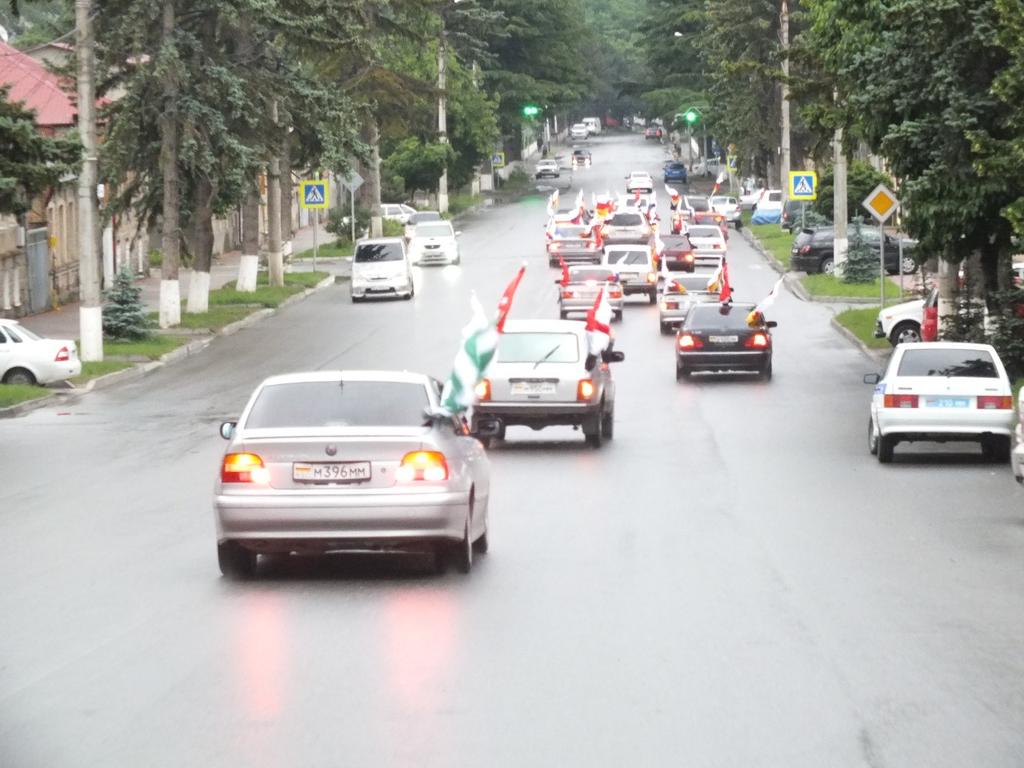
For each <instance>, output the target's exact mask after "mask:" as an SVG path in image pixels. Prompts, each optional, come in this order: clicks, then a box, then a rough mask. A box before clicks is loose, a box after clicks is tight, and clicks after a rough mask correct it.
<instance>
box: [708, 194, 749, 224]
mask: <svg viewBox="0 0 1024 768" xmlns="http://www.w3.org/2000/svg"><path fill="white" fill-rule="evenodd" d="M710 200H711V209H712V210H713V211H715V212H716V213H718V214H720V215H722V216H723V217H725V220H726V221H727V222H728V223H729V224H732V225H733V226H734V227H736V229H740V228H742V227H743V218H742V217H743V214H742V211H740V204H739V201H738V200H737V199H736V198H735V197H730V196H728V195H715V196H713V197H712V198H711V199H710Z"/></svg>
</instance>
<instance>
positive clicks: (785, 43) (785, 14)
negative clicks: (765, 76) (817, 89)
mask: <svg viewBox="0 0 1024 768" xmlns="http://www.w3.org/2000/svg"><path fill="white" fill-rule="evenodd" d="M779 17H780V18H779V22H780V27H781V28H782V30H781V31H782V168H781V171H782V173H781V174H780V175H781V177H782V178H781V182H782V183H781V184H780V186H781V188H782V198H783V200H785V199H787V198H788V197H789V169H790V141H789V134H790V120H789V0H782V10H781V13H780V14H779Z"/></svg>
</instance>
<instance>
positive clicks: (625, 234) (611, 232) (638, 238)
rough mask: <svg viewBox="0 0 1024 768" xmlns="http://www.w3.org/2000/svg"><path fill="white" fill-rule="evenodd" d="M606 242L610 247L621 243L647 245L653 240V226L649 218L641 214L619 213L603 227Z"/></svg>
mask: <svg viewBox="0 0 1024 768" xmlns="http://www.w3.org/2000/svg"><path fill="white" fill-rule="evenodd" d="M602 232H603V236H604V242H605V243H606V244H608V245H613V244H619V243H642V244H644V245H647V244H649V243H650V240H651V225H650V224H648V223H647V217H646V216H643V215H641V214H639V213H632V212H618V213H615V214H613V215H612V216H611V217H610V218H608V219H607V220H606V221H605V222H604V225H603V229H602Z"/></svg>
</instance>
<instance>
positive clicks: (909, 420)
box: [877, 408, 1016, 440]
mask: <svg viewBox="0 0 1024 768" xmlns="http://www.w3.org/2000/svg"><path fill="white" fill-rule="evenodd" d="M957 411H960V412H959V413H958V412H957ZM877 420H878V431H879V432H880V433H881V434H883V435H898V436H900V437H901V439H904V440H978V439H980V438H982V437H985V436H987V435H1003V436H1005V437H1009V436H1010V435H1012V434H1013V427H1014V422H1015V420H1016V416H1015V415H1014V412H1013V411H1012V410H1005V411H985V410H980V409H977V408H975V409H970V408H964V409H953V408H880V409H879V410H878V415H877Z"/></svg>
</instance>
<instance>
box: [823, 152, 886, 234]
mask: <svg viewBox="0 0 1024 768" xmlns="http://www.w3.org/2000/svg"><path fill="white" fill-rule="evenodd" d="M833 170H834V169H833V167H832V166H828V167H827V168H826V169H825V170H824V171H823V172H822V173H821V175H820V178H819V180H818V190H817V192H818V199H817V200H816V201H815V202H814V210H815V211H817V212H818V213H820V214H821V215H822V216H825V217H826V218H827V219H828V220H829V221H832V212H833V206H834V204H835V178H834V176H833ZM879 184H886V185H889V184H892V179H890V178H889V177H888V176H886V175H885V174H884V173H882V172H881V171H876V170H875V169H874V167H872V166H871V165H870V164H869V163H865V162H864V161H863V160H854V161H853V162H851V163H850V164H849V167H848V169H847V175H846V210H847V211H848V212H849V213H850V215H851V216H852V215H853V213H854V211H863V210H864V209H863V208H862V207H861V203H862V202H863V201H864V198H866V197H867V196H868V194H869V193H870V192H871V190H873V189H874V188H875V187H877V186H878V185H879Z"/></svg>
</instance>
